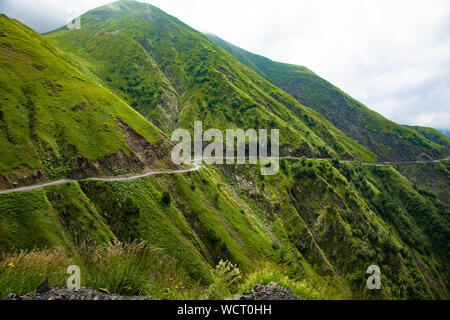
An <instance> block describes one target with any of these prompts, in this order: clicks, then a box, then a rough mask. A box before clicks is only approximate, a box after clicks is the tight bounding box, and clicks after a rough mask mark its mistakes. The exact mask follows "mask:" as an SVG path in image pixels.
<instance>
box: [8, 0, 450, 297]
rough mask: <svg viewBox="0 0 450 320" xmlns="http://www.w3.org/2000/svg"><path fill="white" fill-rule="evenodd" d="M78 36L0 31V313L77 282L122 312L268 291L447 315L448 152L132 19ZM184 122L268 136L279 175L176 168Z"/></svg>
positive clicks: (188, 127)
mask: <svg viewBox="0 0 450 320" xmlns="http://www.w3.org/2000/svg"><path fill="white" fill-rule="evenodd" d="M81 21H82V27H81V29H72V30H69V29H67V28H66V27H61V28H59V29H57V30H54V31H52V32H49V33H46V34H38V33H37V32H35V31H34V30H32V29H30V28H29V27H27V26H25V25H24V24H22V23H21V22H19V21H17V20H14V19H11V18H9V17H7V16H6V15H3V14H2V15H0V151H1V155H2V156H1V157H0V297H5V296H7V295H8V294H10V293H11V292H14V293H17V294H23V293H26V292H32V291H35V290H36V288H37V286H38V285H39V284H40V283H42V281H44V280H45V278H47V277H48V278H49V281H50V282H51V283H52V284H54V285H57V286H59V287H64V286H65V283H66V274H65V270H66V268H67V266H68V265H72V264H76V265H78V266H80V268H81V272H82V283H83V286H86V287H91V288H93V289H95V290H97V289H99V288H106V289H107V290H108V291H109V292H111V293H112V294H116V295H120V296H127V297H129V296H145V297H151V298H153V299H161V300H164V299H194V300H196V299H204V300H205V299H208V300H213V299H229V298H231V297H232V296H233V295H234V294H239V295H243V294H244V293H246V292H249V291H251V290H252V288H254V286H255V284H257V283H258V284H261V285H264V286H265V285H269V284H270V283H272V282H276V283H278V284H279V285H280V286H281V287H284V288H287V287H289V288H290V289H291V290H292V292H293V293H294V294H295V295H296V296H298V297H302V298H304V299H308V300H326V299H332V300H333V299H335V300H343V299H368V300H377V299H379V300H382V299H392V300H402V299H404V300H422V299H430V300H431V299H436V300H447V299H448V298H449V289H450V283H449V279H450V269H449V267H448V266H449V259H450V256H449V254H450V247H449V246H450V203H449V197H448V190H449V189H450V160H449V158H448V157H449V155H450V139H449V138H448V137H445V136H444V135H442V134H440V133H438V132H437V131H436V130H434V129H431V128H422V127H409V126H403V125H399V124H396V123H394V122H392V121H390V120H388V119H385V118H384V117H382V116H381V115H379V114H377V113H375V112H374V111H372V110H370V109H369V108H368V107H366V106H364V105H362V104H361V103H359V102H358V101H356V100H354V99H353V98H351V97H350V96H349V95H347V94H346V93H344V92H342V91H341V90H340V89H338V88H336V87H335V86H333V85H332V84H331V83H329V82H327V81H326V80H324V79H322V78H320V77H318V76H317V75H316V74H314V73H313V72H312V71H310V70H308V69H306V68H305V67H300V66H294V65H288V64H283V63H278V62H274V61H271V60H269V59H267V58H264V57H261V56H258V55H254V54H252V53H250V52H247V51H245V50H243V49H241V48H238V47H236V46H234V45H232V44H230V43H227V42H225V41H224V40H222V39H220V38H218V37H216V36H213V35H204V34H202V33H201V32H199V31H197V30H194V29H193V28H191V27H190V26H188V25H186V24H185V23H183V22H181V21H180V20H178V19H177V18H175V17H173V16H170V15H169V14H167V13H165V12H164V11H162V10H160V9H158V8H156V7H154V6H151V5H148V4H144V3H140V2H136V1H125V0H122V1H117V2H114V3H112V4H109V5H106V6H103V7H100V8H96V9H93V10H91V11H89V12H87V13H85V14H83V15H82V17H81ZM199 121H201V122H202V124H203V128H204V129H212V128H215V129H216V135H217V136H219V137H221V139H217V141H216V140H214V142H219V143H222V142H223V141H222V138H223V137H225V136H226V132H227V130H237V128H242V129H243V130H247V129H251V128H253V129H254V130H255V132H258V130H266V131H267V132H268V133H269V134H268V135H267V136H266V140H267V141H269V142H268V143H267V147H269V146H270V147H271V148H272V147H275V146H276V147H279V155H278V154H277V156H276V157H275V160H276V161H275V163H276V169H277V171H276V172H275V174H273V175H263V174H261V172H262V170H264V169H267V168H266V165H265V163H264V161H261V160H265V158H264V157H262V158H260V159H258V161H254V162H255V163H254V164H249V163H248V162H249V161H247V162H245V161H243V162H244V163H240V162H238V161H226V160H230V159H229V158H227V157H225V158H222V160H225V161H223V162H225V163H224V164H214V163H213V161H205V162H206V163H203V162H200V159H199V157H198V156H199V155H201V154H202V153H199V152H197V151H198V150H194V152H188V153H189V154H188V156H190V155H191V153H192V156H193V159H194V160H192V163H180V164H177V163H174V161H173V158H172V157H171V153H172V151H173V149H174V148H175V146H176V142H178V141H174V140H176V139H174V140H172V134H173V132H174V131H175V130H176V129H183V130H184V131H183V132H185V133H186V134H187V135H189V136H193V135H194V136H195V133H196V128H195V123H196V122H199ZM276 130H279V131H276ZM275 132H276V133H278V132H279V143H278V144H276V145H275V140H276V139H272V138H275V136H276V134H275ZM201 134H202V135H203V131H201ZM219 140H220V141H219ZM267 141H266V142H267ZM200 142H202V143H203V142H205V141H204V140H203V139H201V141H200ZM250 142H251V141H250V140H247V139H245V138H244V139H243V140H242V141H241V145H244V146H246V147H249V145H250ZM189 144H190V143H189ZM194 144H195V143H194ZM233 144H234V139H233ZM238 144H239V142H238ZM198 145H200V152H201V151H202V150H204V147H206V145H205V144H198ZM222 148H224V147H223V144H222ZM271 148H270V149H271ZM193 149H195V148H193ZM247 149H248V148H247ZM222 151H225V150H222ZM242 154H244V155H247V153H246V151H245V150H244V152H243V153H242ZM242 154H241V155H242ZM258 155H260V156H261V154H258ZM266 156H267V155H266ZM196 157H197V158H196ZM232 159H234V160H237V159H236V158H232ZM203 160H214V158H212V157H209V156H206V157H205V158H204V159H203ZM247 160H248V159H247ZM371 265H376V266H379V268H380V270H381V283H382V285H381V289H380V290H369V289H368V288H367V286H366V280H367V277H368V276H367V275H366V270H367V268H368V267H369V266H371Z"/></svg>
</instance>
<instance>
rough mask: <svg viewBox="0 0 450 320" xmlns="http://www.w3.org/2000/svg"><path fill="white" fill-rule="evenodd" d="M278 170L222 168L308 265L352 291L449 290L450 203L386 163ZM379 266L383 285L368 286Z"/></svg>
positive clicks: (296, 164)
mask: <svg viewBox="0 0 450 320" xmlns="http://www.w3.org/2000/svg"><path fill="white" fill-rule="evenodd" d="M281 168H282V173H281V174H279V175H278V176H275V177H265V178H264V179H262V178H261V177H258V175H257V173H253V174H251V173H250V172H251V171H252V170H251V168H248V167H247V168H243V167H239V166H238V167H230V166H228V167H225V168H221V169H220V170H221V171H222V172H223V174H224V175H225V176H227V177H228V178H229V181H230V184H232V185H233V186H234V187H235V188H236V189H237V190H238V193H239V194H241V195H243V196H245V197H246V198H247V199H248V200H249V201H250V203H252V204H253V205H254V206H255V208H256V209H255V210H260V211H261V212H264V215H265V217H266V219H268V220H269V221H270V222H271V226H272V230H280V229H281V230H283V232H285V233H286V234H287V235H288V239H289V240H290V242H291V243H292V244H293V245H294V246H295V247H296V248H297V249H298V250H299V252H301V254H302V255H303V256H304V257H305V259H306V261H308V263H309V264H311V266H312V268H313V269H314V270H316V271H317V272H318V273H319V274H321V275H322V276H331V277H332V278H333V279H340V281H342V282H343V283H345V285H346V286H347V288H350V290H351V292H352V295H353V297H359V298H364V299H367V298H381V297H383V298H394V297H395V298H405V299H419V298H420V299H424V298H425V299H428V298H432V297H434V298H437V297H441V298H442V297H446V296H448V280H447V279H448V274H449V269H448V266H447V262H448V258H449V257H448V252H449V248H448V243H449V240H450V227H449V212H450V211H449V207H448V204H444V203H442V202H440V201H439V200H437V199H436V197H435V196H433V195H432V194H430V193H423V192H420V191H418V190H417V189H416V188H414V186H413V184H412V183H411V182H409V181H408V180H407V179H406V178H404V177H403V176H401V175H400V174H399V173H398V172H397V171H395V169H393V168H392V167H390V166H384V167H381V166H374V165H361V164H359V163H356V162H339V161H328V160H322V161H318V160H308V159H284V160H283V161H282V163H281ZM371 264H376V265H378V266H380V268H381V270H382V274H383V279H382V281H383V288H382V290H381V292H378V293H374V292H370V291H367V290H366V288H365V282H364V279H365V274H364V272H365V268H366V267H367V266H368V265H371Z"/></svg>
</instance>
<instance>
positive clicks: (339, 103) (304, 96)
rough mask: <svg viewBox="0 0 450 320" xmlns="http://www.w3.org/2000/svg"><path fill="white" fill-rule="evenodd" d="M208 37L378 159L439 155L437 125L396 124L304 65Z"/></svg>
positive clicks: (441, 144) (442, 146) (447, 144)
mask: <svg viewBox="0 0 450 320" xmlns="http://www.w3.org/2000/svg"><path fill="white" fill-rule="evenodd" d="M207 36H208V37H209V39H211V40H212V41H214V42H215V43H216V44H218V45H220V46H221V47H222V48H223V49H225V50H226V51H228V52H229V53H231V54H232V55H234V56H235V57H236V58H237V59H238V60H239V61H241V62H242V63H244V64H245V65H247V66H248V67H250V68H251V69H253V70H254V71H255V72H257V73H258V74H259V75H261V76H262V77H264V78H265V79H267V80H268V81H270V82H271V83H273V84H275V85H276V86H278V87H279V88H281V89H283V90H284V91H286V92H287V93H289V94H291V95H292V96H293V97H294V98H295V99H297V100H298V101H299V102H300V103H301V104H303V105H305V106H307V107H310V108H312V109H314V110H316V111H317V112H319V113H321V114H322V115H323V116H324V117H326V118H327V119H328V120H329V121H330V122H331V123H332V124H333V125H335V126H336V127H337V128H339V129H340V130H342V131H343V132H344V133H345V134H346V135H348V136H349V137H351V138H353V139H355V140H356V141H357V142H358V143H360V144H361V145H363V146H364V147H366V148H367V149H368V150H370V151H372V152H373V153H375V154H376V155H378V157H379V160H380V161H415V160H427V159H442V158H445V157H446V156H449V155H450V139H449V138H448V137H445V136H444V135H442V134H441V133H439V132H438V131H437V130H434V129H430V128H421V127H408V126H402V125H398V124H396V123H394V122H392V121H390V120H388V119H386V118H384V117H382V116H381V115H379V114H378V113H376V112H374V111H372V110H370V109H369V108H367V107H366V106H364V105H363V104H361V103H360V102H358V101H356V100H355V99H353V98H351V97H350V96H349V95H347V94H346V93H344V92H342V91H341V90H340V89H338V88H337V87H335V86H333V85H332V84H331V83H329V82H328V81H326V80H324V79H322V78H320V77H319V76H317V75H316V74H315V73H313V72H312V71H310V70H308V69H307V68H305V67H302V66H297V65H291V64H286V63H281V62H274V61H272V60H270V59H268V58H265V57H263V56H260V55H256V54H253V53H251V52H248V51H245V50H244V49H241V48H239V47H237V46H234V45H232V44H230V43H228V42H226V41H225V40H223V39H221V38H219V37H217V36H215V35H211V34H207Z"/></svg>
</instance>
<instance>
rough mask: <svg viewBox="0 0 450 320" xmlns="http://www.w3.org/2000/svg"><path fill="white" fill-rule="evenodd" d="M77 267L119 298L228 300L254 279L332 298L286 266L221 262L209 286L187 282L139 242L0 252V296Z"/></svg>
mask: <svg viewBox="0 0 450 320" xmlns="http://www.w3.org/2000/svg"><path fill="white" fill-rule="evenodd" d="M72 264H76V265H78V266H79V267H80V268H81V285H82V286H83V287H91V288H94V289H99V288H103V289H107V290H108V291H109V292H111V293H115V294H120V295H124V296H150V297H152V298H154V299H171V300H179V299H186V300H197V299H216V300H220V299H229V298H231V297H232V294H233V293H239V294H242V293H244V292H247V291H250V290H251V289H252V288H253V286H254V285H255V284H256V283H259V284H263V285H266V284H269V283H271V282H277V283H278V284H279V285H280V286H282V287H288V288H290V289H291V290H292V291H293V292H294V293H295V294H296V295H298V296H300V297H303V298H305V299H313V300H317V299H328V298H338V297H336V296H334V294H332V293H330V292H329V291H327V290H328V289H327V288H328V286H326V285H323V284H321V285H318V286H317V287H319V288H321V289H320V290H318V289H316V288H314V287H313V286H312V285H311V284H310V283H309V282H307V281H306V280H301V279H298V278H297V277H292V276H289V275H288V273H287V270H286V268H284V267H283V266H279V265H276V264H272V263H261V265H259V266H258V268H257V269H256V271H254V272H251V273H248V274H246V275H244V274H243V273H241V271H240V270H239V269H238V268H237V266H236V265H233V264H232V263H230V262H228V261H221V262H220V263H219V264H218V265H217V266H216V268H215V269H214V270H212V275H213V279H214V283H213V284H212V285H210V286H209V287H204V286H201V285H200V284H198V283H196V282H194V281H192V279H191V278H190V277H189V276H188V274H187V273H186V272H185V271H184V270H183V269H182V268H181V267H180V264H179V263H178V262H177V261H176V260H175V259H174V258H173V257H170V256H168V255H166V254H165V251H164V250H163V249H160V248H156V247H154V246H151V245H148V244H146V243H145V242H132V243H120V242H116V243H113V244H110V245H107V246H104V247H98V246H94V245H91V244H90V243H87V242H86V243H83V244H81V245H80V246H79V248H78V249H77V251H76V253H75V254H74V255H73V257H71V258H69V257H68V256H67V254H66V252H65V251H64V250H63V249H52V250H32V251H19V252H9V253H1V252H0V297H4V296H7V295H8V294H9V293H11V292H13V293H27V292H32V291H35V290H36V289H37V287H38V286H39V284H40V283H42V282H43V281H44V280H45V278H47V277H48V278H49V281H50V283H51V284H52V285H56V286H58V287H60V288H65V287H66V285H67V284H66V281H67V278H68V276H69V275H68V274H66V270H67V267H68V266H69V265H72Z"/></svg>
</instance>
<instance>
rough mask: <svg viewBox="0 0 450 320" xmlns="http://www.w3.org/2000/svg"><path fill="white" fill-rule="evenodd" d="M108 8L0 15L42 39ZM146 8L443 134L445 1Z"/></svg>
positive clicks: (449, 84)
mask: <svg viewBox="0 0 450 320" xmlns="http://www.w3.org/2000/svg"><path fill="white" fill-rule="evenodd" d="M108 2H111V1H108V0H104V1H102V0H93V1H92V0H82V1H75V0H59V1H57V0H41V1H39V2H37V1H25V0H0V11H1V12H6V13H7V14H9V15H13V16H16V17H18V18H19V20H21V21H23V22H25V23H26V24H28V25H30V26H31V27H34V28H37V29H38V30H39V31H48V30H49V29H51V28H55V27H57V26H60V25H61V24H63V23H65V21H66V20H67V13H66V9H67V7H70V6H73V5H77V6H78V7H80V9H81V10H83V11H85V10H88V9H91V8H94V7H96V6H99V5H101V4H105V3H108ZM144 2H149V3H152V4H154V5H156V6H158V7H160V8H161V9H163V10H165V11H166V12H168V13H170V14H172V15H174V16H176V17H178V18H179V19H180V20H182V21H184V22H186V23H187V24H189V25H191V26H192V27H194V28H196V29H198V30H200V31H204V32H211V33H214V34H216V35H218V36H220V37H222V38H223V39H225V40H227V41H229V42H231V43H234V44H236V45H238V46H240V47H242V48H244V49H246V50H249V51H252V52H255V53H258V54H262V55H264V56H267V57H269V58H271V59H274V60H278V61H283V62H288V63H294V64H300V65H304V66H307V67H308V68H310V69H312V70H313V71H315V72H316V73H318V74H319V75H321V76H322V77H324V78H325V79H327V80H329V81H330V82H332V83H334V84H335V85H337V86H338V87H340V88H342V89H343V90H344V91H346V92H347V93H349V94H350V95H352V96H353V97H355V98H356V99H358V100H360V101H362V102H363V103H364V104H366V105H367V106H368V107H370V108H371V109H374V110H376V111H378V112H380V113H381V114H383V115H385V116H387V117H388V118H390V119H392V120H394V121H396V122H399V123H404V124H414V125H427V126H433V127H437V128H441V129H450V120H449V112H450V99H449V88H450V69H449V66H448V65H449V61H450V59H449V53H450V1H448V0H428V1H423V0H396V1H391V0H342V1H335V0H315V1H312V0H278V1H273V0H245V1H243V0H227V1H222V0H153V1H147V0H146V1H144ZM27 13H29V14H27Z"/></svg>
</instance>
